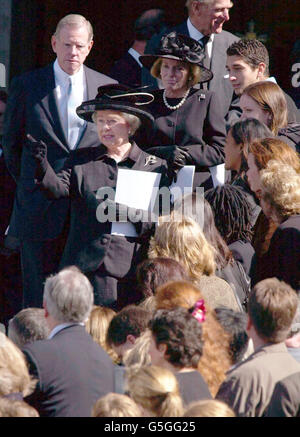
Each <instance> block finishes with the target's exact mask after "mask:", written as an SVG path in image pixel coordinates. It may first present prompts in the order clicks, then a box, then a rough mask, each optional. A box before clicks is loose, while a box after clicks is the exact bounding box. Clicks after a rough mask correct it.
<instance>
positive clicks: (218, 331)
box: [155, 281, 233, 396]
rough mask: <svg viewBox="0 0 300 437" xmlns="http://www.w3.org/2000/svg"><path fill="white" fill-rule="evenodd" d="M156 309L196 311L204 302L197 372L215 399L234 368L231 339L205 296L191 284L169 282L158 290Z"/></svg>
mask: <svg viewBox="0 0 300 437" xmlns="http://www.w3.org/2000/svg"><path fill="white" fill-rule="evenodd" d="M155 299H156V307H157V309H166V310H172V309H174V308H177V307H183V308H186V309H187V310H190V309H192V308H194V306H195V304H196V302H198V301H200V300H201V299H204V302H205V308H206V314H205V321H203V322H202V338H203V351H202V356H201V358H200V360H199V362H198V365H197V369H198V371H199V372H200V373H201V375H202V376H203V378H204V380H205V381H206V383H207V385H208V387H209V390H210V392H211V394H212V396H215V395H216V393H217V391H218V389H219V386H220V385H221V383H222V382H223V381H224V379H225V374H226V372H227V370H229V368H230V366H231V365H232V364H233V363H232V361H231V355H230V336H229V335H228V334H227V333H226V332H225V331H224V329H223V328H222V326H221V325H220V323H219V322H218V321H217V318H216V315H215V312H214V311H213V310H212V309H211V307H210V306H209V304H208V303H206V300H205V297H204V294H203V293H202V291H200V289H199V288H198V287H196V286H195V285H194V284H191V283H190V282H183V281H178V282H170V283H168V284H165V285H163V286H161V287H159V288H158V290H157V293H156V296H155Z"/></svg>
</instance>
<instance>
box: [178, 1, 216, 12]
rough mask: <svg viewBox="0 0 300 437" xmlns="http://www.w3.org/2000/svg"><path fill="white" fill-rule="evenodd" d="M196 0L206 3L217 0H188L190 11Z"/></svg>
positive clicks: (187, 5)
mask: <svg viewBox="0 0 300 437" xmlns="http://www.w3.org/2000/svg"><path fill="white" fill-rule="evenodd" d="M194 1H197V2H198V3H206V4H209V3H213V2H214V1H215V0H187V1H186V4H185V6H186V7H187V9H188V11H189V10H190V9H191V7H192V3H193V2H194Z"/></svg>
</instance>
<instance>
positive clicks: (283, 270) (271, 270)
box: [254, 214, 300, 291]
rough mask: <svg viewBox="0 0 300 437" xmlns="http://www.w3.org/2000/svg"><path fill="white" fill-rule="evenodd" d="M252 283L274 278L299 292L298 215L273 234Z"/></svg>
mask: <svg viewBox="0 0 300 437" xmlns="http://www.w3.org/2000/svg"><path fill="white" fill-rule="evenodd" d="M259 262H260V266H259V274H258V275H257V273H254V282H255V283H256V282H259V281H261V280H262V279H265V278H272V277H274V276H275V277H276V278H278V279H280V280H281V281H285V282H286V283H287V284H290V285H291V287H292V288H294V289H295V290H296V291H300V215H299V214H298V215H293V216H290V217H289V218H288V219H287V220H285V221H284V222H282V223H281V224H280V225H279V226H278V228H277V229H276V231H275V232H274V234H273V236H272V239H271V242H270V246H269V250H268V252H267V253H266V254H265V255H264V256H263V257H262V258H261V259H260V261H259Z"/></svg>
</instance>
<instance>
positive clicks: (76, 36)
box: [3, 14, 115, 307]
mask: <svg viewBox="0 0 300 437" xmlns="http://www.w3.org/2000/svg"><path fill="white" fill-rule="evenodd" d="M51 44H52V48H53V51H54V52H55V53H56V55H57V59H56V61H55V62H54V63H53V64H50V65H48V66H47V67H45V68H42V69H38V70H34V71H32V72H29V73H25V74H24V75H22V76H20V77H17V78H15V79H14V80H13V81H12V84H11V87H10V91H9V98H8V102H7V110H6V113H5V123H4V133H3V151H4V156H5V160H6V164H7V167H8V170H9V172H10V173H11V175H12V176H13V177H14V179H15V180H16V182H17V192H16V197H15V202H14V209H13V213H12V218H11V222H10V234H11V235H14V236H16V237H17V238H19V239H20V244H21V260H22V274H23V305H24V306H25V307H28V306H34V307H39V306H41V304H42V290H43V282H44V279H45V277H46V276H47V275H49V274H50V273H52V272H54V271H55V270H56V269H57V265H58V262H59V258H60V254H61V252H62V249H63V245H64V238H63V230H64V228H66V221H67V220H66V219H67V216H68V209H69V202H68V200H66V199H62V200H57V201H50V200H47V199H46V198H45V197H44V195H43V193H42V192H41V191H40V189H39V187H38V186H36V184H35V176H36V175H35V172H36V164H35V161H34V159H33V158H32V156H31V153H30V151H29V149H28V148H27V147H26V143H27V141H28V140H27V137H26V135H27V134H31V135H32V136H33V137H36V138H38V139H39V140H42V141H44V142H45V143H46V144H47V145H48V160H49V162H50V163H51V165H52V167H53V168H54V169H55V171H59V170H60V169H61V168H62V167H63V164H64V162H65V160H66V159H68V158H69V157H70V155H72V154H73V155H76V154H77V151H78V149H82V148H86V147H94V146H96V145H97V144H98V143H99V140H98V135H97V132H96V129H95V127H94V125H93V124H92V123H86V122H82V121H81V120H80V119H79V117H78V116H77V115H76V106H79V105H80V104H81V103H82V101H83V100H90V99H93V98H94V97H95V95H96V94H97V89H98V87H99V86H101V85H105V84H107V83H113V82H115V81H114V80H113V79H111V78H109V77H108V76H105V75H103V74H100V73H98V72H96V71H93V70H91V69H89V68H87V67H86V66H84V65H83V64H84V62H85V59H86V57H87V56H88V54H89V52H90V50H91V48H92V46H93V29H92V26H91V24H90V23H89V22H88V21H87V20H86V19H85V18H84V17H82V16H81V15H74V14H71V15H67V16H66V17H64V18H63V19H62V20H60V22H59V23H58V25H57V28H56V32H55V34H54V35H53V36H52V40H51Z"/></svg>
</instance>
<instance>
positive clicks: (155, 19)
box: [109, 9, 165, 87]
mask: <svg viewBox="0 0 300 437" xmlns="http://www.w3.org/2000/svg"><path fill="white" fill-rule="evenodd" d="M164 19H165V13H164V11H163V10H162V9H148V10H147V11H145V12H143V13H142V15H140V16H139V17H138V18H137V20H136V21H135V23H134V35H135V39H134V42H133V44H132V45H131V47H130V48H129V50H128V51H127V52H126V53H125V54H124V55H123V56H122V58H120V59H118V60H117V61H116V62H115V63H114V65H113V66H112V68H111V70H110V72H109V75H110V77H112V78H114V79H116V80H117V81H119V82H120V83H121V84H124V85H127V86H129V87H140V86H141V84H142V64H141V62H140V61H139V57H140V55H143V54H144V50H145V47H146V44H147V41H149V40H150V38H151V37H152V36H153V35H155V34H158V33H160V32H161V31H162V29H163V27H164Z"/></svg>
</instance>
